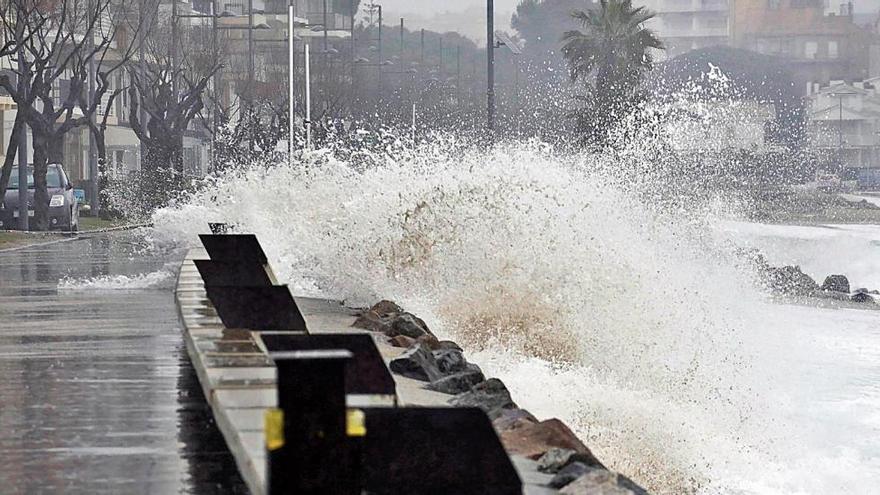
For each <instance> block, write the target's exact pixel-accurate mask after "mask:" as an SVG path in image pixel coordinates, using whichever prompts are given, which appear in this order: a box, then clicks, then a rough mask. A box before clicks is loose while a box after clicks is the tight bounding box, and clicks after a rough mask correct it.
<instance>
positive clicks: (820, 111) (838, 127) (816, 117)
mask: <svg viewBox="0 0 880 495" xmlns="http://www.w3.org/2000/svg"><path fill="white" fill-rule="evenodd" d="M809 89H810V94H809V95H808V97H807V98H808V103H809V106H808V108H809V122H808V134H809V139H810V144H811V146H812V147H813V148H815V149H817V150H822V151H825V152H826V154H827V156H829V157H831V158H832V159H833V161H835V162H837V163H839V164H840V165H841V166H842V167H844V168H848V169H851V171H852V172H854V173H855V174H856V175H858V176H859V177H860V178H861V177H862V176H864V177H866V178H867V177H868V176H872V177H873V176H874V175H878V174H880V77H877V78H873V79H866V80H864V81H860V82H853V83H847V82H843V81H831V83H830V84H828V85H827V86H819V85H818V84H812V85H811V86H810V87H809ZM878 179H880V175H878Z"/></svg>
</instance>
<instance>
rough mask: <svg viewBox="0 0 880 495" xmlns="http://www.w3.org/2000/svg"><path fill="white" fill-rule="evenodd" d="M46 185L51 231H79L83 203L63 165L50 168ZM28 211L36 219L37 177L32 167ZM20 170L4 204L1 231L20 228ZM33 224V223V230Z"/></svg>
mask: <svg viewBox="0 0 880 495" xmlns="http://www.w3.org/2000/svg"><path fill="white" fill-rule="evenodd" d="M46 185H47V187H48V189H49V228H50V229H61V230H78V229H79V202H78V200H77V199H76V196H75V195H74V194H73V186H72V185H71V184H70V181H68V180H67V174H65V173H64V169H63V168H62V167H61V165H59V164H50V165H49V168H48V170H47V172H46ZM27 186H28V209H27V214H28V215H29V216H30V217H31V218H33V216H34V173H33V169H32V168H30V167H28V184H27ZM18 206H19V205H18V167H13V169H12V175H11V176H10V177H9V187H8V188H7V189H6V197H5V198H4V199H3V203H0V229H16V228H18V215H19V214H20V212H19V207H18ZM32 225H33V224H32V223H31V226H32Z"/></svg>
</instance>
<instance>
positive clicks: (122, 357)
mask: <svg viewBox="0 0 880 495" xmlns="http://www.w3.org/2000/svg"><path fill="white" fill-rule="evenodd" d="M182 256H183V254H182V253H180V252H173V251H168V252H156V251H155V250H150V249H147V248H146V245H145V243H144V242H143V241H142V238H141V235H140V234H137V233H117V234H105V235H100V236H94V237H90V238H79V239H77V240H73V241H69V242H61V243H57V244H52V245H48V246H41V247H33V248H28V249H24V250H18V251H11V252H3V253H0V493H126V494H128V493H156V494H166V493H244V492H245V491H246V490H245V488H244V485H243V484H242V482H241V480H240V478H239V477H238V473H237V470H236V468H235V464H234V461H233V460H232V457H231V455H230V454H229V452H228V451H227V450H226V447H225V445H224V443H223V440H222V438H221V437H220V435H219V432H218V431H217V429H216V427H215V426H214V424H213V423H212V422H211V415H210V411H209V410H208V407H207V405H206V404H205V402H204V397H203V396H202V393H201V389H200V388H199V386H198V381H197V379H196V377H195V374H194V372H193V370H192V367H191V366H190V364H189V360H188V358H187V355H186V350H185V349H184V346H183V340H182V337H181V334H180V331H179V327H178V321H177V313H176V309H175V306H174V299H173V294H172V292H171V283H170V282H169V283H168V284H165V285H163V284H161V283H159V284H155V285H150V286H149V287H147V288H140V289H136V290H120V289H119V287H120V286H124V285H125V284H124V283H122V284H118V283H117V284H115V285H113V287H114V289H113V290H102V289H100V287H101V284H80V285H81V286H80V287H78V283H77V281H78V280H83V279H93V278H98V280H101V279H102V278H109V277H113V276H136V275H139V274H146V273H153V272H156V271H158V270H161V269H163V266H165V264H166V263H170V262H173V261H175V260H178V259H181V258H182ZM169 266H170V265H169ZM166 269H167V268H166ZM63 278H67V283H65V287H66V288H65V289H63V290H59V289H58V282H59V280H60V279H63ZM120 278H121V279H122V280H123V281H124V280H125V277H120ZM167 278H169V279H170V278H171V277H167Z"/></svg>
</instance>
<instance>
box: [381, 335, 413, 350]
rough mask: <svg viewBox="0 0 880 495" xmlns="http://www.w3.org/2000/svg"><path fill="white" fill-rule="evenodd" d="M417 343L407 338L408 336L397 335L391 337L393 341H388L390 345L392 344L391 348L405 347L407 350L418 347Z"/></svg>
mask: <svg viewBox="0 0 880 495" xmlns="http://www.w3.org/2000/svg"><path fill="white" fill-rule="evenodd" d="M416 342H417V341H416V339H414V338H412V337H407V336H406V335H396V336H394V337H391V340H389V341H388V343H389V344H391V347H403V348H405V349H407V348H410V347H412V346H414V345H416Z"/></svg>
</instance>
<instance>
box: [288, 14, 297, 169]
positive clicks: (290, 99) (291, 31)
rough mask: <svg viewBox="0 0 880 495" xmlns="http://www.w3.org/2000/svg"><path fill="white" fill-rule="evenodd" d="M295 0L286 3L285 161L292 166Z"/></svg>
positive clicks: (294, 126) (294, 100) (294, 115)
mask: <svg viewBox="0 0 880 495" xmlns="http://www.w3.org/2000/svg"><path fill="white" fill-rule="evenodd" d="M295 26H296V0H290V1H289V2H288V4H287V162H288V163H289V164H290V166H291V167H293V150H294V143H293V142H294V137H296V90H295V88H296V86H295V85H296V77H295V73H296V58H295V52H296V45H295V43H294V40H295V39H296V34H295V33H294V31H295V29H294V27H295Z"/></svg>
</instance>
